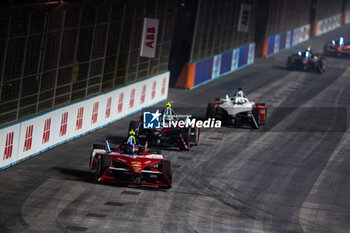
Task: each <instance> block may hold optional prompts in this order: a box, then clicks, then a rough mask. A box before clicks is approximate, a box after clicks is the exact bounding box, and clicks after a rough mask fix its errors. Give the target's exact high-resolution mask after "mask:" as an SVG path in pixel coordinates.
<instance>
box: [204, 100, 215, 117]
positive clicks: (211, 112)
mask: <svg viewBox="0 0 350 233" xmlns="http://www.w3.org/2000/svg"><path fill="white" fill-rule="evenodd" d="M214 110H215V105H214V104H213V103H209V104H208V106H207V112H206V114H205V118H207V119H208V118H211V117H214V114H215V113H214Z"/></svg>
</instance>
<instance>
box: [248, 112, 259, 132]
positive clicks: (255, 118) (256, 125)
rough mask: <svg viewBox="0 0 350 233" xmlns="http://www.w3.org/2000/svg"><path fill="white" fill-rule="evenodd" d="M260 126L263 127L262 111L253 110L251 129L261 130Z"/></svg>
mask: <svg viewBox="0 0 350 233" xmlns="http://www.w3.org/2000/svg"><path fill="white" fill-rule="evenodd" d="M260 125H261V122H260V109H258V108H254V109H253V110H252V119H251V125H250V127H251V128H252V129H259V127H260Z"/></svg>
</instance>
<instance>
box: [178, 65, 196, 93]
mask: <svg viewBox="0 0 350 233" xmlns="http://www.w3.org/2000/svg"><path fill="white" fill-rule="evenodd" d="M195 73H196V64H189V63H187V64H186V65H185V66H184V67H183V68H182V71H181V74H180V77H179V78H178V80H177V81H176V87H182V88H192V87H193V86H194V77H195Z"/></svg>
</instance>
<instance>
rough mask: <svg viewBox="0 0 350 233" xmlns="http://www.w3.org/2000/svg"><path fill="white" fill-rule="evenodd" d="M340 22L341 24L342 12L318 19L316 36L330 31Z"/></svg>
mask: <svg viewBox="0 0 350 233" xmlns="http://www.w3.org/2000/svg"><path fill="white" fill-rule="evenodd" d="M341 24H342V14H337V15H335V16H332V17H329V18H326V19H322V20H318V21H317V31H316V36H319V35H322V34H324V33H326V32H329V31H332V30H334V29H336V28H338V27H340V26H341Z"/></svg>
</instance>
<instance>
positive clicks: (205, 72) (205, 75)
mask: <svg viewBox="0 0 350 233" xmlns="http://www.w3.org/2000/svg"><path fill="white" fill-rule="evenodd" d="M213 60H214V58H213V57H211V58H209V59H206V60H203V61H200V62H198V63H197V64H196V74H195V78H194V85H195V86H196V85H198V84H201V83H204V82H206V81H208V80H209V79H211V75H212V73H213Z"/></svg>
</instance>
